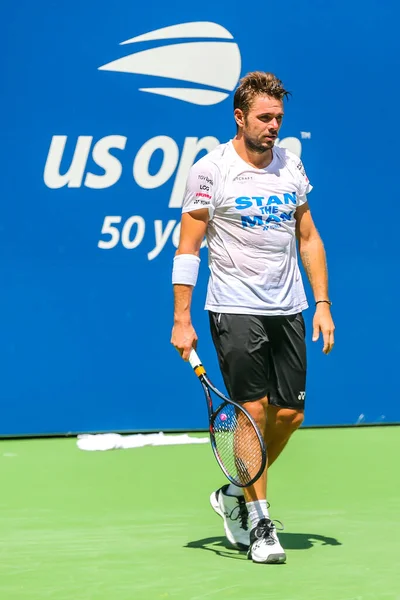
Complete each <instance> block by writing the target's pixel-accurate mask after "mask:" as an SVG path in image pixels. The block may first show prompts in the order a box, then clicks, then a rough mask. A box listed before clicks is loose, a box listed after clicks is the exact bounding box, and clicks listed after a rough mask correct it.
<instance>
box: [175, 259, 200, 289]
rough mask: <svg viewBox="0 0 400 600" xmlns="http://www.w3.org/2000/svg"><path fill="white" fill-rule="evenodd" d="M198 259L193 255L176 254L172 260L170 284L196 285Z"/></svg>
mask: <svg viewBox="0 0 400 600" xmlns="http://www.w3.org/2000/svg"><path fill="white" fill-rule="evenodd" d="M199 266H200V258H199V257H198V256H195V255H194V254H178V256H175V258H174V266H173V269H172V283H173V284H175V283H178V284H182V285H193V286H195V285H196V283H197V275H198V274H199Z"/></svg>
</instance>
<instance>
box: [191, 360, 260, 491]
mask: <svg viewBox="0 0 400 600" xmlns="http://www.w3.org/2000/svg"><path fill="white" fill-rule="evenodd" d="M189 363H190V366H191V367H192V369H193V371H194V372H195V374H196V375H197V378H198V379H199V381H200V383H201V386H202V388H203V391H204V395H205V397H206V401H207V409H208V419H209V434H210V442H211V447H212V450H213V453H214V456H215V458H216V460H217V462H218V464H219V466H220V468H221V470H222V472H223V473H224V475H225V477H226V478H227V479H228V480H229V481H230V482H231V483H233V484H234V485H237V486H238V487H242V488H244V487H249V486H250V485H253V484H254V483H255V482H256V481H257V479H259V477H260V476H261V475H262V474H263V472H264V470H265V467H266V465H267V450H266V447H265V441H264V438H263V436H262V435H261V432H260V429H259V428H258V425H257V423H256V422H255V420H254V419H253V417H252V416H251V415H250V413H249V412H248V411H247V410H246V409H245V408H244V406H242V405H241V404H239V403H238V402H235V401H234V400H231V398H228V397H227V396H225V394H223V393H222V392H220V391H219V389H218V388H216V387H215V385H214V384H213V383H212V382H211V381H210V380H209V378H208V376H207V373H206V370H205V368H204V366H203V364H202V362H201V360H200V359H199V357H198V355H197V353H196V351H195V350H194V349H192V350H191V353H190V356H189ZM210 390H211V391H212V392H213V393H214V394H215V395H216V396H217V397H218V398H220V399H221V400H222V403H221V404H220V405H219V406H218V407H217V408H216V409H215V410H214V408H213V401H212V397H211V393H210ZM227 404H230V405H232V406H234V407H235V408H236V409H237V410H239V411H242V412H243V413H244V414H245V415H246V417H247V418H248V420H249V421H250V423H251V425H252V426H253V428H254V431H255V433H256V435H257V438H258V441H259V444H260V448H261V465H260V468H259V470H258V471H257V473H256V474H255V475H254V477H253V478H252V479H251V480H250V481H248V482H247V483H246V484H242V483H241V482H240V481H237V480H236V479H234V478H233V477H232V476H231V475H230V474H229V473H228V471H227V469H226V468H225V466H224V464H223V462H222V460H221V457H220V456H219V453H218V449H217V443H216V441H215V435H214V421H215V418H216V416H217V414H218V413H219V411H220V410H221V409H222V408H223V406H224V405H227Z"/></svg>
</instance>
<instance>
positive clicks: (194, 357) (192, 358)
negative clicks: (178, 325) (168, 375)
mask: <svg viewBox="0 0 400 600" xmlns="http://www.w3.org/2000/svg"><path fill="white" fill-rule="evenodd" d="M189 363H190V366H191V367H192V369H194V370H196V368H197V367H201V366H202V362H201V360H200V358H199V357H198V354H197V352H196V350H195V349H194V348H192V349H191V351H190V354H189Z"/></svg>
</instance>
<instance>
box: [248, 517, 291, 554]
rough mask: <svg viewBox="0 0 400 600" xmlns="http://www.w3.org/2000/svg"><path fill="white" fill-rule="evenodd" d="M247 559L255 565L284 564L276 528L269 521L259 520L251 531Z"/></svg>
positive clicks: (282, 550) (283, 552) (282, 551)
mask: <svg viewBox="0 0 400 600" xmlns="http://www.w3.org/2000/svg"><path fill="white" fill-rule="evenodd" d="M247 558H250V559H251V560H252V561H253V562H256V563H284V562H285V561H286V554H285V551H284V549H283V548H282V546H281V544H280V542H279V539H278V536H277V533H276V527H275V525H274V523H273V522H272V521H271V520H270V519H261V521H259V523H258V525H257V527H254V529H252V530H251V532H250V548H249V551H248V553H247Z"/></svg>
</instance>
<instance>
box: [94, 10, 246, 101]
mask: <svg viewBox="0 0 400 600" xmlns="http://www.w3.org/2000/svg"><path fill="white" fill-rule="evenodd" d="M182 38H183V39H185V38H186V39H188V38H190V39H191V41H187V42H182V41H181V40H182ZM175 39H178V40H180V41H179V43H176V44H171V43H170V41H171V40H175ZM210 39H212V40H213V41H210ZM155 41H159V42H161V41H162V42H161V45H158V46H157V47H151V48H147V49H144V50H139V51H136V52H134V53H132V54H128V56H124V57H122V58H118V59H117V60H114V61H112V62H110V63H107V64H105V65H102V66H101V67H99V70H100V71H116V72H119V73H135V74H138V75H151V76H154V77H159V78H163V79H164V80H165V79H173V80H178V81H180V82H186V83H191V84H195V85H196V86H198V85H202V86H205V89H204V88H203V89H202V88H199V87H193V86H191V87H182V86H179V87H174V86H173V85H172V86H171V83H168V82H165V81H160V82H159V83H158V82H157V83H158V85H157V86H156V87H142V88H139V91H141V92H148V93H150V94H158V95H161V96H169V97H170V98H176V99H177V100H183V101H184V102H190V103H191V104H198V105H202V106H209V105H211V104H218V103H219V102H222V101H223V100H225V98H227V97H228V96H229V93H230V92H232V90H233V89H234V88H235V86H236V84H237V82H238V80H239V76H240V69H241V57H240V51H239V47H238V45H237V44H236V43H235V42H234V40H233V36H232V34H231V33H230V32H229V31H228V30H227V29H225V27H222V25H218V24H217V23H212V22H209V21H198V22H193V23H180V24H178V25H171V26H169V27H163V28H162V29H156V30H154V31H149V32H147V33H144V34H142V35H138V36H136V37H133V38H131V39H129V40H126V41H125V42H121V43H120V45H125V44H133V43H135V44H136V43H138V42H155ZM210 87H211V88H215V89H209V88H210Z"/></svg>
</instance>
